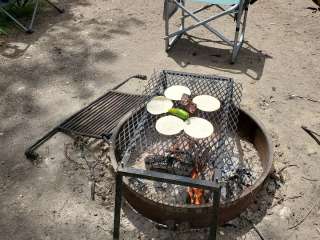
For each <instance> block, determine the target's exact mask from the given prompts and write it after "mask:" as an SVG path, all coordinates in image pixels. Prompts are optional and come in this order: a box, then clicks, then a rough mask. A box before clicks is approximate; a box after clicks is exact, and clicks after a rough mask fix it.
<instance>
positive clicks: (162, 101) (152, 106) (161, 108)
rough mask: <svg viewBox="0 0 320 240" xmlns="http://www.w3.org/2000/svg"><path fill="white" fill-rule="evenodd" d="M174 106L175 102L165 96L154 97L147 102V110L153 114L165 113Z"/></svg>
mask: <svg viewBox="0 0 320 240" xmlns="http://www.w3.org/2000/svg"><path fill="white" fill-rule="evenodd" d="M172 107H173V102H172V101H171V100H170V99H168V98H166V97H165V96H156V97H153V98H152V99H151V100H150V102H148V103H147V111H148V112H149V113H151V114H153V115H159V114H163V113H166V112H168V111H169V109H170V108H172Z"/></svg>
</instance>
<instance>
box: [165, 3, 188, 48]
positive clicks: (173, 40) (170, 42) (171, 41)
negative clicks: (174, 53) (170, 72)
mask: <svg viewBox="0 0 320 240" xmlns="http://www.w3.org/2000/svg"><path fill="white" fill-rule="evenodd" d="M181 4H182V5H183V6H184V5H185V1H184V0H181ZM181 12H182V13H181V14H182V18H181V25H180V28H179V30H184V26H185V24H184V21H185V20H184V16H185V12H184V10H183V9H181ZM169 34H170V17H169V16H168V14H166V15H165V36H166V37H168V35H169ZM182 35H183V34H179V35H177V36H174V37H172V38H165V49H166V52H168V51H169V50H170V49H171V48H172V47H173V46H174V44H175V43H176V41H177V40H179V39H180V38H181V36H182Z"/></svg>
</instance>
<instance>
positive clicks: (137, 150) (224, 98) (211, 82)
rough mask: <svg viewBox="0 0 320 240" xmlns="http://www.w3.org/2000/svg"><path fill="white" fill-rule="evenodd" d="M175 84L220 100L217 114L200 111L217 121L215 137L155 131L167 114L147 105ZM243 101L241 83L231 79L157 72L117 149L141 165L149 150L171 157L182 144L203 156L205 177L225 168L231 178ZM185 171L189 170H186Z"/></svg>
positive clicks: (224, 174)
mask: <svg viewBox="0 0 320 240" xmlns="http://www.w3.org/2000/svg"><path fill="white" fill-rule="evenodd" d="M172 85H183V86H187V87H188V88H189V89H190V90H191V94H192V95H191V97H195V96H197V95H202V94H208V95H211V96H214V97H216V98H218V99H219V100H220V102H221V108H220V110H218V111H216V112H213V113H207V112H201V111H199V112H198V114H197V116H198V117H201V118H205V119H207V120H209V121H210V122H211V123H212V124H213V126H214V128H215V133H214V134H213V136H212V137H208V138H205V139H201V140H196V141H195V140H192V139H190V138H189V137H188V136H187V135H186V134H183V132H182V133H181V134H179V135H176V136H174V137H167V136H163V135H161V134H159V133H158V132H157V131H156V130H155V123H156V121H157V119H159V118H160V117H162V116H163V115H160V116H159V115H151V114H149V113H148V112H147V110H146V108H145V105H146V103H148V101H149V100H150V99H151V98H152V97H154V96H158V95H164V91H165V89H166V88H168V87H170V86H172ZM240 100H241V86H240V85H239V84H237V83H235V82H234V81H233V80H232V79H231V78H224V77H218V76H212V75H200V74H191V73H182V72H176V71H161V72H155V73H154V74H153V75H152V77H151V78H150V80H149V81H148V83H147V85H146V88H145V91H144V100H143V101H141V103H140V104H139V105H138V106H137V107H136V108H135V110H134V113H133V114H132V116H131V117H129V119H128V120H127V121H126V123H125V124H124V125H123V127H122V128H121V130H120V131H119V134H118V136H117V139H116V146H117V152H118V153H119V156H120V158H122V159H123V163H124V164H125V165H126V166H130V167H139V166H141V163H139V161H141V159H142V158H143V156H144V155H145V154H146V153H147V152H148V153H150V152H152V154H153V155H155V156H169V155H170V154H171V152H172V149H174V148H175V147H176V146H178V148H179V151H182V152H184V153H188V154H189V155H190V157H189V158H190V159H199V161H201V162H202V163H203V164H205V165H206V167H204V168H203V169H204V170H203V172H202V176H201V178H202V179H205V180H212V175H213V174H214V169H216V168H219V169H220V170H221V174H222V177H225V178H227V177H228V176H229V175H231V174H232V173H234V172H235V171H236V170H237V166H236V165H235V163H234V161H233V160H232V157H233V154H234V149H233V148H234V145H235V139H234V138H235V137H234V136H235V133H236V130H237V121H238V108H239V104H240ZM175 104H177V103H175ZM138 165H139V166H138ZM180 172H181V171H180ZM182 172H185V171H184V170H183V169H182ZM178 175H179V174H178ZM180 175H181V174H180ZM135 184H136V183H135ZM136 185H137V184H136ZM140 185H141V184H140Z"/></svg>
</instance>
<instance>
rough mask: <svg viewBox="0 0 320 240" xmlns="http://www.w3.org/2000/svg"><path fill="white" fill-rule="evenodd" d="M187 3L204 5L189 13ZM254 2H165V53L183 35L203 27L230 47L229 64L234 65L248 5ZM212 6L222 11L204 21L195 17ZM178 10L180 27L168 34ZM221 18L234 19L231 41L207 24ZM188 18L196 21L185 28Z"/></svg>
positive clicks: (214, 0) (207, 0)
mask: <svg viewBox="0 0 320 240" xmlns="http://www.w3.org/2000/svg"><path fill="white" fill-rule="evenodd" d="M187 1H192V2H201V3H205V4H206V5H205V6H204V7H201V8H199V9H196V10H193V11H190V10H188V9H187V8H186V2H187ZM255 1H256V0H251V1H250V0H165V3H164V16H163V17H164V20H165V47H166V51H169V50H170V49H171V48H172V47H173V46H174V44H175V42H176V41H177V40H178V39H179V38H181V36H182V35H183V34H185V33H187V32H188V31H190V30H192V29H195V28H197V27H199V26H203V27H205V28H206V29H207V30H209V31H210V32H211V33H213V34H214V35H216V36H217V37H219V38H220V39H221V40H222V41H223V42H224V43H226V44H227V45H229V46H231V47H232V57H231V63H234V62H235V61H236V58H237V56H238V54H239V50H240V49H241V47H242V44H243V42H244V34H245V29H246V20H247V13H248V6H249V3H253V2H255ZM213 6H216V7H218V8H219V9H220V10H222V12H220V13H219V14H216V15H213V16H211V17H209V18H207V19H204V20H201V19H200V18H199V17H197V16H196V14H197V13H200V12H202V11H203V10H206V9H209V8H211V7H213ZM178 9H181V12H182V16H181V18H180V19H181V25H180V28H179V30H178V31H176V32H173V33H170V32H169V20H170V18H171V17H172V16H173V15H174V14H175V13H176V12H177V10H178ZM223 16H232V17H233V18H234V21H235V23H236V31H235V36H234V39H233V40H229V39H228V38H227V37H225V36H224V35H223V34H222V33H220V32H219V31H217V30H216V29H214V28H213V27H211V26H210V25H209V22H211V21H214V20H216V19H218V18H220V17H223ZM189 17H191V18H192V19H194V20H195V21H196V24H194V25H191V26H188V27H186V26H185V19H186V18H189Z"/></svg>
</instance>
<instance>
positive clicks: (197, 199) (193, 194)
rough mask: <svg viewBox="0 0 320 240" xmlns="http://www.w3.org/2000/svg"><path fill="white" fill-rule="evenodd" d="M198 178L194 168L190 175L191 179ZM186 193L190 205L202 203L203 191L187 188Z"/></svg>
mask: <svg viewBox="0 0 320 240" xmlns="http://www.w3.org/2000/svg"><path fill="white" fill-rule="evenodd" d="M198 177H199V172H198V171H197V169H196V168H194V169H193V170H192V173H191V178H192V179H198ZM187 191H188V194H189V198H190V203H191V204H195V205H200V204H202V203H203V194H204V190H203V189H200V188H193V187H188V189H187Z"/></svg>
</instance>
